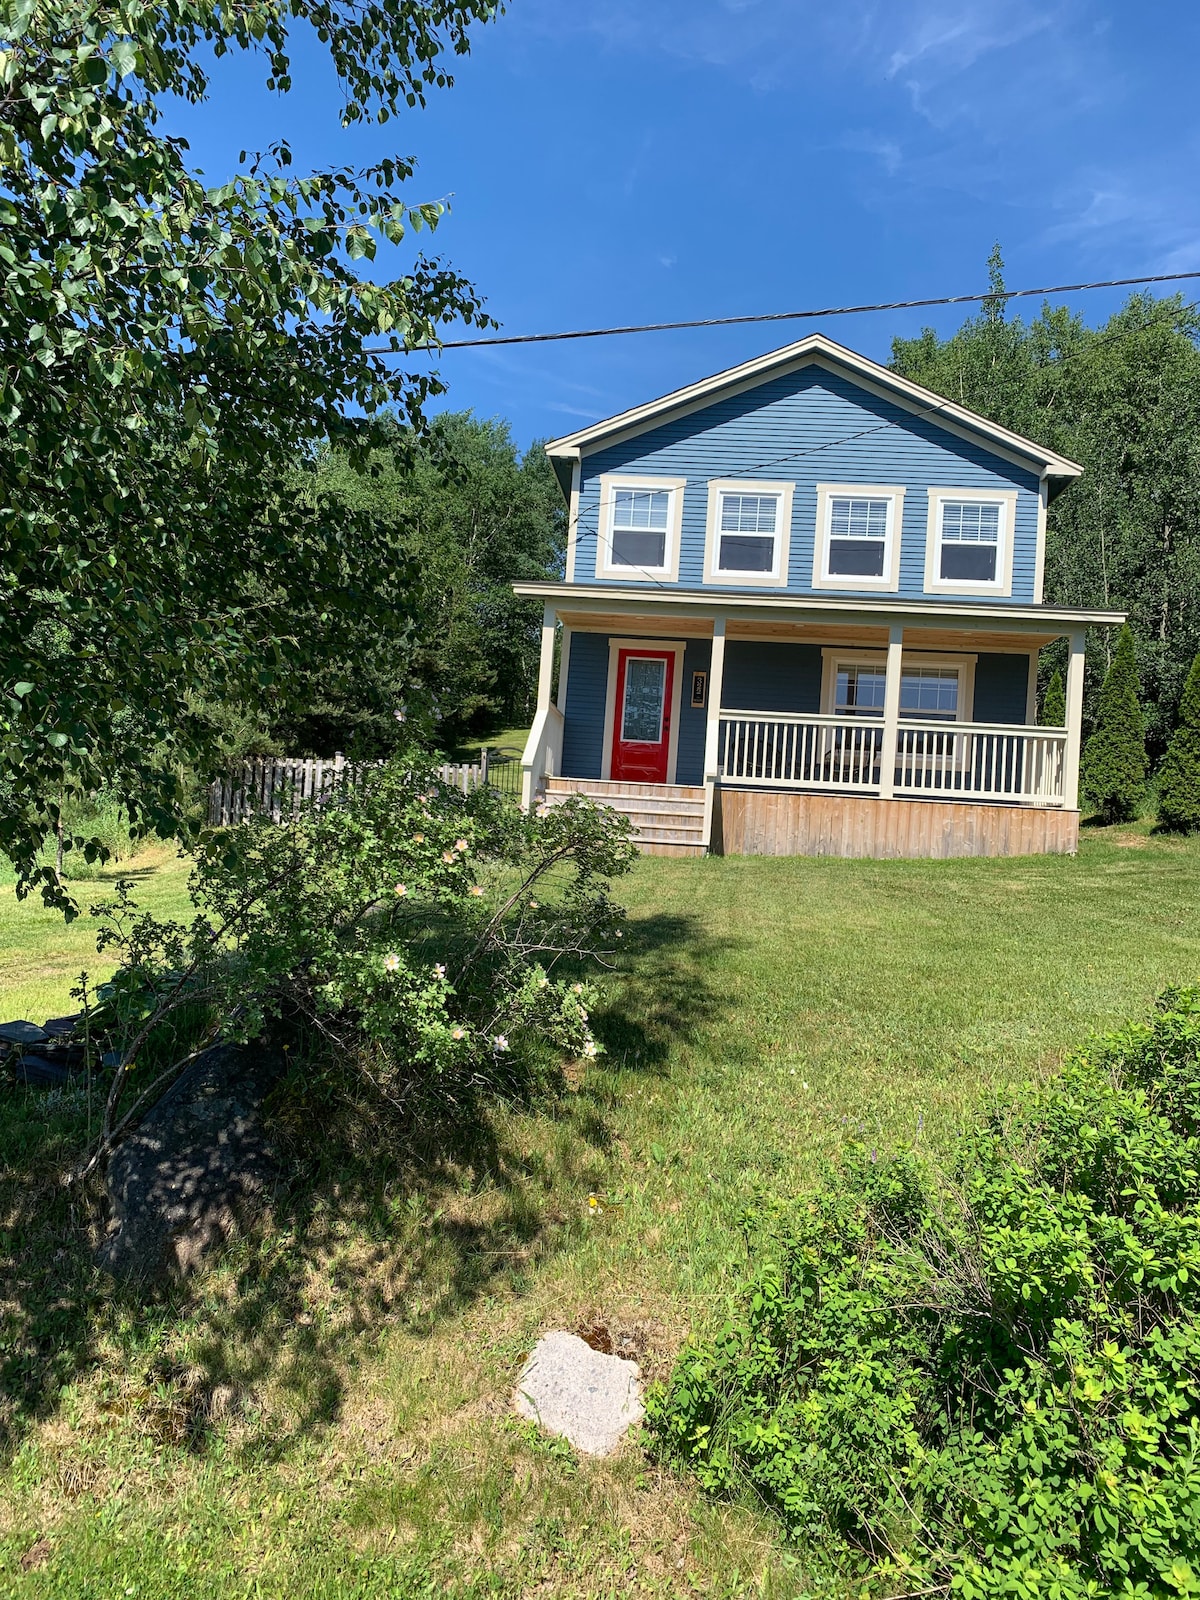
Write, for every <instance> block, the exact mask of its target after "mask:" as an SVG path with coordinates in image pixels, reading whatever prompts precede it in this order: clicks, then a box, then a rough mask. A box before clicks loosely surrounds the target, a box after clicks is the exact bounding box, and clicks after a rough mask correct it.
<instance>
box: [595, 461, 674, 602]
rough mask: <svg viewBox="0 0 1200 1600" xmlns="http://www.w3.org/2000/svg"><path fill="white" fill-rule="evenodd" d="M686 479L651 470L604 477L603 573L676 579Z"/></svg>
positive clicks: (599, 564) (599, 555)
mask: <svg viewBox="0 0 1200 1600" xmlns="http://www.w3.org/2000/svg"><path fill="white" fill-rule="evenodd" d="M686 483H687V480H686V479H685V478H659V477H655V476H650V475H647V476H645V477H641V476H639V477H632V476H624V475H620V476H618V475H611V476H605V477H602V478H601V479H600V508H599V519H600V537H599V548H598V549H597V552H596V576H597V577H598V578H630V579H634V580H637V579H639V578H649V579H653V580H660V579H663V578H666V579H667V580H669V581H670V582H674V581H675V579H676V578H677V577H678V575H679V530H680V527H681V524H682V519H683V491H684V488H685V486H686Z"/></svg>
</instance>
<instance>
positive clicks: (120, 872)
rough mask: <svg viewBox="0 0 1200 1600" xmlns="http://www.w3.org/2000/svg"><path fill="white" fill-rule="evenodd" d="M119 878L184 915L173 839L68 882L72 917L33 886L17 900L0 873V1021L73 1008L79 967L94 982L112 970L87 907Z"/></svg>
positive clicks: (181, 873)
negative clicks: (74, 908)
mask: <svg viewBox="0 0 1200 1600" xmlns="http://www.w3.org/2000/svg"><path fill="white" fill-rule="evenodd" d="M122 878H128V879H131V880H132V881H133V882H134V883H135V884H136V885H137V888H136V891H135V894H136V898H137V900H138V902H139V904H140V905H142V906H144V907H145V909H146V910H147V911H153V912H155V913H156V914H157V915H158V916H164V917H183V916H186V915H187V913H188V910H189V902H188V898H187V878H188V863H187V862H186V860H184V859H182V858H181V857H180V855H179V853H178V851H177V850H176V849H175V847H174V846H173V845H158V846H155V847H153V848H150V849H147V850H145V851H142V852H141V853H140V854H138V855H136V856H135V857H133V859H132V860H129V861H122V862H121V863H120V864H119V865H116V866H112V867H107V868H104V869H102V870H101V871H100V872H99V873H98V875H97V877H96V878H95V879H94V880H91V881H87V882H82V883H68V885H67V887H68V889H69V890H70V892H71V894H72V895H73V896H74V897H75V900H76V901H77V903H78V904H79V906H80V908H81V915H80V916H78V917H76V919H75V920H74V922H64V921H63V918H62V914H61V913H60V912H57V911H48V910H47V909H46V908H45V906H44V905H43V904H42V900H41V896H40V895H38V894H34V895H33V896H32V897H30V898H29V899H26V900H18V899H17V897H16V892H15V890H14V889H13V887H12V882H13V880H12V875H11V873H9V874H7V876H6V877H5V878H4V879H3V880H0V1011H3V1013H4V1015H3V1017H0V1021H7V1020H8V1019H9V1018H12V1017H25V1018H29V1019H30V1020H32V1021H34V1022H42V1021H44V1020H45V1019H46V1018H47V1017H49V1016H55V1015H62V1014H63V1013H65V1012H69V1011H76V1010H78V1003H77V1002H76V1001H74V1000H72V998H71V990H72V988H73V987H74V985H75V983H76V982H77V981H78V978H79V974H80V972H81V971H83V970H85V969H86V970H87V972H88V977H89V981H93V982H97V983H100V982H103V981H104V979H105V978H107V977H109V976H110V975H111V973H112V968H113V963H112V962H111V961H110V960H106V959H103V958H99V957H97V955H96V927H97V925H96V922H95V919H94V918H92V917H91V916H89V914H88V908H89V907H90V906H91V905H93V904H95V903H97V902H98V901H102V900H104V899H105V898H106V896H109V895H111V894H112V893H113V891H114V889H115V886H116V884H117V882H118V880H119V879H122Z"/></svg>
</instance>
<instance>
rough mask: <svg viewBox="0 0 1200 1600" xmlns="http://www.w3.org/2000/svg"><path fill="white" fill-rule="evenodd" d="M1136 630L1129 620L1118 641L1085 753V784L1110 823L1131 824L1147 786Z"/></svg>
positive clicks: (1087, 797) (1096, 808)
mask: <svg viewBox="0 0 1200 1600" xmlns="http://www.w3.org/2000/svg"><path fill="white" fill-rule="evenodd" d="M1140 687H1141V686H1140V684H1139V682H1138V671H1137V661H1136V659H1135V656H1134V647H1133V633H1132V631H1131V629H1130V627H1129V624H1128V623H1126V624H1125V626H1124V627H1123V628H1122V629H1121V632H1120V635H1119V637H1118V639H1117V648H1116V651H1115V653H1114V655H1113V660H1112V665H1111V666H1110V667H1109V669H1108V672H1107V674H1106V675H1105V679H1104V683H1103V685H1102V686H1101V689H1100V700H1099V704H1098V706H1097V708H1096V728H1095V732H1094V733H1093V734H1092V736H1091V738H1090V739H1089V740H1088V742H1087V747H1086V748H1085V750H1084V752H1083V761H1082V764H1081V771H1080V779H1081V782H1080V788H1081V790H1082V792H1083V798H1084V800H1085V801H1086V802H1087V804H1088V805H1089V806H1090V807H1091V809H1092V810H1093V811H1094V812H1096V813H1097V814H1098V815H1099V816H1100V817H1101V818H1102V819H1103V821H1105V822H1129V821H1131V820H1132V819H1133V818H1134V817H1136V816H1137V814H1138V807H1139V806H1140V804H1141V801H1142V797H1143V795H1144V793H1145V788H1146V734H1145V724H1144V721H1143V718H1142V706H1141V701H1140V699H1139V690H1140Z"/></svg>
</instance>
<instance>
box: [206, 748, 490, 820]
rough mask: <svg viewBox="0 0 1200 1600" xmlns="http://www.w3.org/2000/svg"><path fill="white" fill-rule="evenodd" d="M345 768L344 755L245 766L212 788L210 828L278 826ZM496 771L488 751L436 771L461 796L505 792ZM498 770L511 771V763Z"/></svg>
mask: <svg viewBox="0 0 1200 1600" xmlns="http://www.w3.org/2000/svg"><path fill="white" fill-rule="evenodd" d="M347 765H348V764H347V761H346V758H345V757H344V756H342V755H336V756H334V757H333V759H332V761H328V760H318V759H316V758H313V757H309V758H307V759H304V760H297V759H294V758H289V757H286V756H267V757H265V758H263V757H260V758H259V759H258V760H255V761H244V762H242V764H241V766H239V767H236V768H234V769H233V770H232V771H231V772H230V773H229V774H228V775H227V776H226V777H224V778H218V779H216V780H215V781H214V782H213V783H211V784H210V785H209V788H208V821H209V826H210V827H228V826H229V825H231V824H232V823H235V822H241V821H242V820H243V819H244V818H246V817H251V816H255V815H259V816H262V815H269V816H270V817H272V818H273V820H274V821H276V822H281V821H282V820H283V818H284V816H285V815H287V816H295V815H296V813H297V812H298V811H299V810H300V807H301V805H302V804H303V803H304V802H305V801H306V800H315V799H318V798H319V797H320V796H321V795H323V794H327V793H328V792H329V790H331V789H332V788H333V787H334V785H335V784H336V783H337V782H338V781H339V779H340V778H341V777H342V775H343V773H345V772H346V770H347ZM493 765H494V764H493V763H492V762H491V761H490V760H489V755H488V751H487V750H486V749H483V750H481V751H480V753H479V760H478V761H474V762H470V761H464V762H446V763H444V764H443V765H442V766H440V767H438V768H436V769H435V771H436V775H437V777H439V778H440V779H441V780H442V782H443V783H448V784H451V785H453V787H454V788H456V789H461V790H462V792H463V794H469V793H470V791H471V790H472V789H477V788H479V787H480V786H481V785H482V784H485V783H489V782H492V783H495V785H496V787H498V788H502V789H505V790H507V789H508V787H509V784H508V782H507V781H506V780H507V777H508V774H507V772H505V773H503V774H501V772H499V771H496V770H493ZM500 765H502V766H504V767H507V766H508V765H509V763H507V762H504V763H501V764H500ZM497 780H500V781H497Z"/></svg>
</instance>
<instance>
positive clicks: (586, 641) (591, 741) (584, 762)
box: [562, 633, 608, 778]
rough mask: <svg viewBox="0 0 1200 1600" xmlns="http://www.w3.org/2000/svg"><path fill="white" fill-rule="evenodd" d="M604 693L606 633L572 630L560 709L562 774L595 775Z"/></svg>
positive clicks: (605, 685)
mask: <svg viewBox="0 0 1200 1600" xmlns="http://www.w3.org/2000/svg"><path fill="white" fill-rule="evenodd" d="M607 696H608V634H606V633H572V635H571V651H570V654H569V656H568V658H567V700H566V705H565V708H564V710H563V753H562V775H563V777H564V778H598V777H599V776H600V762H601V759H602V754H603V752H602V748H601V747H602V745H603V743H604V702H605V700H606V698H607Z"/></svg>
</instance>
